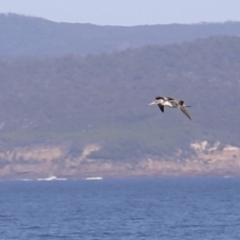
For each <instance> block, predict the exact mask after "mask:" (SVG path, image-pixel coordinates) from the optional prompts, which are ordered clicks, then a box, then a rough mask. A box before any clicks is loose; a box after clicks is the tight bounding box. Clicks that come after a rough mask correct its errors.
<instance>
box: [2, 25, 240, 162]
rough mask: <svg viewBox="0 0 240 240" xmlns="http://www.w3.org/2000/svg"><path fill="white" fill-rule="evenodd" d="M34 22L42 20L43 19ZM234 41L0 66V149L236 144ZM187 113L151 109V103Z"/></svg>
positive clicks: (136, 151)
mask: <svg viewBox="0 0 240 240" xmlns="http://www.w3.org/2000/svg"><path fill="white" fill-rule="evenodd" d="M39 21H40V20H39ZM239 66H240V38H238V37H212V38H209V39H201V40H196V41H194V42H191V43H182V44H171V45H165V46H157V45H155V46H145V47H141V48H138V49H132V50H130V49H129V50H126V51H122V52H118V53H111V54H110V53H108V54H107V53H102V54H100V55H88V56H85V57H84V56H79V55H71V54H70V55H68V56H62V57H55V58H53V57H45V58H41V59H36V58H34V59H33V58H29V57H15V58H13V57H11V58H6V59H2V60H1V61H0V98H1V101H0V129H1V130H0V146H1V148H2V149H9V148H12V147H15V146H24V145H29V144H56V143H57V144H63V145H66V146H68V147H70V148H71V150H72V153H73V154H75V153H77V152H79V151H81V149H82V146H84V145H85V144H87V143H94V142H95V143H98V144H100V145H101V146H103V148H102V150H101V151H99V152H96V153H94V154H93V155H92V157H96V158H109V159H121V158H129V159H130V158H131V159H134V158H138V157H141V156H143V154H145V155H146V154H149V155H169V154H173V153H174V152H175V151H177V150H178V149H185V150H186V154H188V151H189V147H188V146H189V143H190V142H191V141H196V140H205V139H206V140H209V141H212V142H214V141H221V142H222V143H232V144H235V145H239V142H240V135H239V130H238V129H239V122H240V114H239V113H240V105H239V104H238V102H239V100H240V99H239V96H240V95H239V92H240V67H239ZM157 95H165V96H173V97H177V98H180V99H183V100H185V101H186V103H187V104H189V105H191V106H192V108H191V109H189V113H190V115H191V116H192V118H193V121H190V120H189V119H187V118H186V117H185V116H184V115H183V114H182V113H181V112H180V111H179V110H173V109H166V111H165V113H164V114H163V113H161V112H160V111H159V109H158V108H157V107H156V106H155V107H154V106H151V107H150V106H148V103H150V102H151V101H152V100H153V99H154V98H155V96H157Z"/></svg>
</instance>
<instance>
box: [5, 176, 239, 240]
mask: <svg viewBox="0 0 240 240" xmlns="http://www.w3.org/2000/svg"><path fill="white" fill-rule="evenodd" d="M0 239H4V240H5V239H6V240H10V239H18V240H20V239H23V240H26V239H31V240H35V239H36V240H37V239H68V240H71V239H86V240H90V239H91V240H93V239H95V240H97V239H107V240H108V239H109V240H110V239H111V240H113V239H124V240H130V239H131V240H135V239H136V240H138V239H151V240H155V239H156V240H159V239H161V240H165V239H166V240H169V239H181V240H188V239H191V240H198V239H199V240H210V239H212V240H216V239H217V240H221V239H226V240H231V239H240V179H234V178H231V179H220V178H219V179H154V180H153V179H152V180H102V181H51V182H0Z"/></svg>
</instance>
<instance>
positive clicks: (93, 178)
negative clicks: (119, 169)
mask: <svg viewBox="0 0 240 240" xmlns="http://www.w3.org/2000/svg"><path fill="white" fill-rule="evenodd" d="M84 180H103V178H102V177H87V178H84Z"/></svg>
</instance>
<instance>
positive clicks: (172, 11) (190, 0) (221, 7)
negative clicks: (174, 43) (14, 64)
mask: <svg viewBox="0 0 240 240" xmlns="http://www.w3.org/2000/svg"><path fill="white" fill-rule="evenodd" d="M9 12H11V13H19V14H24V15H28V16H37V17H43V18H46V19H49V20H53V21H56V22H79V23H94V24H98V25H122V26H132V25H144V24H166V23H199V22H225V21H229V20H230V21H240V0H0V13H9Z"/></svg>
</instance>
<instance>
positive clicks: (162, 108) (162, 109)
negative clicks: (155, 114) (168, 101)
mask: <svg viewBox="0 0 240 240" xmlns="http://www.w3.org/2000/svg"><path fill="white" fill-rule="evenodd" d="M158 107H159V108H160V110H161V111H162V112H164V106H163V105H161V104H158Z"/></svg>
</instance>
